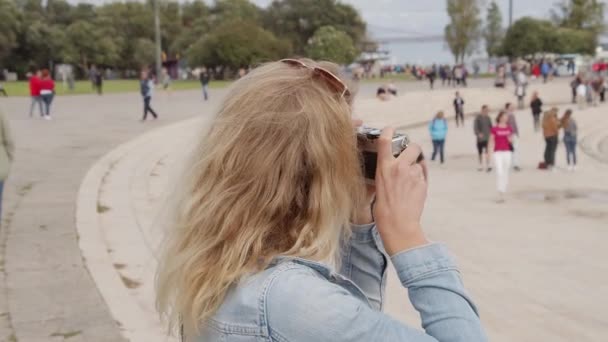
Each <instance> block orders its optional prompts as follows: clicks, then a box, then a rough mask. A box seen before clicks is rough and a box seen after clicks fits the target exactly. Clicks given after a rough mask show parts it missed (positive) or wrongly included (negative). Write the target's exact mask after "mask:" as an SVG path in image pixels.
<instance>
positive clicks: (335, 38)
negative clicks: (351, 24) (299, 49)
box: [306, 26, 357, 64]
mask: <svg viewBox="0 0 608 342" xmlns="http://www.w3.org/2000/svg"><path fill="white" fill-rule="evenodd" d="M306 55H307V56H309V57H310V58H312V59H318V60H326V61H334V62H336V63H340V64H350V63H352V62H353V60H354V59H355V57H357V50H356V49H355V45H354V44H353V40H352V39H351V37H350V36H349V35H348V34H346V32H343V31H340V30H338V29H336V28H335V27H333V26H323V27H321V28H319V29H318V30H317V31H316V32H315V34H314V35H313V36H312V37H311V38H310V40H309V41H308V45H307V46H306Z"/></svg>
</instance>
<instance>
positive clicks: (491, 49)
mask: <svg viewBox="0 0 608 342" xmlns="http://www.w3.org/2000/svg"><path fill="white" fill-rule="evenodd" d="M483 38H484V40H485V43H486V52H487V53H488V56H489V57H493V56H497V55H498V54H499V53H500V47H501V45H502V40H503V38H504V31H503V29H502V14H501V13H500V8H499V7H498V5H497V4H496V1H492V3H491V4H490V6H489V7H488V13H487V16H486V25H485V27H484V30H483Z"/></svg>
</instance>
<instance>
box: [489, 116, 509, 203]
mask: <svg viewBox="0 0 608 342" xmlns="http://www.w3.org/2000/svg"><path fill="white" fill-rule="evenodd" d="M491 133H492V134H491V136H490V150H492V151H493V153H494V167H495V168H496V183H497V188H498V196H499V198H498V202H499V203H502V202H504V201H505V193H506V192H507V185H508V184H509V169H510V168H511V159H512V157H513V147H512V146H513V145H512V141H513V140H512V139H513V128H512V127H511V126H510V125H509V116H508V115H507V113H506V112H504V111H501V112H500V113H498V116H497V117H496V126H494V127H492V131H491Z"/></svg>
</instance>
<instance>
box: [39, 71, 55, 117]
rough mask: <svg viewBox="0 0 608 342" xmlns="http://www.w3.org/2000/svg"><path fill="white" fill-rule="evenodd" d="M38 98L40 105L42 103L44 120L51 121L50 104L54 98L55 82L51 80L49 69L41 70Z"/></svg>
mask: <svg viewBox="0 0 608 342" xmlns="http://www.w3.org/2000/svg"><path fill="white" fill-rule="evenodd" d="M40 97H41V98H42V103H44V118H45V119H46V120H51V103H52V102H53V98H54V97H55V82H54V81H53V79H52V78H51V75H50V73H49V69H42V79H41V80H40Z"/></svg>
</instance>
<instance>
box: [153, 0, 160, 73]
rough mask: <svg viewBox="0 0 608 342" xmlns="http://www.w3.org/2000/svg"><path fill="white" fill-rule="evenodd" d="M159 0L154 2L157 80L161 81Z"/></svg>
mask: <svg viewBox="0 0 608 342" xmlns="http://www.w3.org/2000/svg"><path fill="white" fill-rule="evenodd" d="M158 2H159V0H154V37H155V40H156V79H157V80H159V79H160V75H161V74H160V73H161V68H162V64H161V56H160V54H161V41H160V16H159V5H158Z"/></svg>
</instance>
